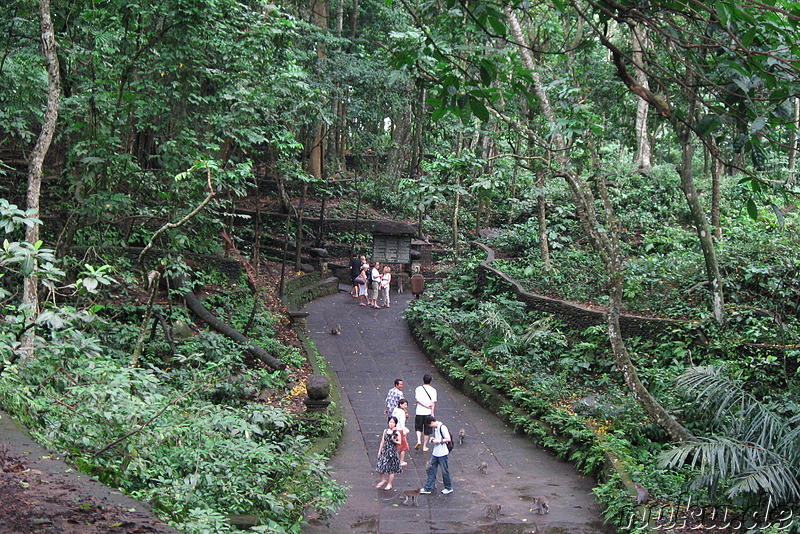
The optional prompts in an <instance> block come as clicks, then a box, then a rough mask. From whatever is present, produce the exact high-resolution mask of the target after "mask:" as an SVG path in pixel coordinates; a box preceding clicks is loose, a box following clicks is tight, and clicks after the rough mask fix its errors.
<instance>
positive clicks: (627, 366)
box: [505, 7, 691, 441]
mask: <svg viewBox="0 0 800 534" xmlns="http://www.w3.org/2000/svg"><path fill="white" fill-rule="evenodd" d="M505 12H506V16H507V17H508V21H509V26H510V27H511V30H512V33H513V35H514V38H515V39H516V41H517V43H519V49H520V55H521V56H522V59H523V62H524V64H525V67H526V68H527V69H528V70H529V71H530V74H531V77H532V79H533V91H534V94H535V95H536V97H537V99H538V100H539V103H540V105H541V108H542V114H543V115H544V117H545V120H546V121H547V122H548V123H550V125H551V126H553V131H554V132H558V128H556V127H555V125H556V115H555V113H554V111H553V108H552V106H551V104H550V98H549V96H548V95H547V92H546V90H545V88H544V85H543V84H542V80H541V76H540V75H539V72H538V70H537V69H536V68H535V67H536V65H535V64H534V62H533V57H532V56H531V54H530V51H529V50H528V49H527V48H525V46H524V44H525V43H527V40H525V38H524V36H523V33H522V29H521V28H520V25H519V21H518V20H517V18H516V14H515V13H514V12H513V11H512V10H511V9H510V8H508V7H507V8H506V9H505ZM552 141H553V145H554V149H555V150H554V152H553V154H554V156H553V158H554V160H555V163H556V164H557V165H558V167H560V169H561V170H560V175H561V176H562V177H563V178H564V179H565V180H566V182H567V185H568V186H569V188H570V192H571V193H572V199H573V201H574V203H575V209H576V211H577V213H578V217H579V219H580V221H581V223H582V225H583V228H584V231H585V232H586V234H587V235H588V236H589V237H590V238H591V240H592V243H593V244H594V246H595V249H596V250H597V252H598V254H599V255H600V257H601V259H602V260H603V263H604V264H605V267H606V271H607V272H608V276H609V280H610V283H609V307H608V308H609V309H608V316H607V326H608V336H609V342H610V344H611V349H612V351H613V352H614V358H615V361H616V364H617V367H618V368H619V370H620V372H621V373H622V374H623V377H624V379H625V384H626V385H627V386H628V389H630V390H631V393H632V394H633V396H634V398H635V399H636V400H637V401H638V402H639V404H640V405H641V406H642V408H643V409H644V410H645V411H646V412H647V413H648V415H649V416H650V417H651V418H652V419H653V421H655V422H656V423H658V424H659V425H661V427H662V428H663V429H664V430H665V431H666V432H667V433H668V434H669V436H670V438H671V439H672V440H675V441H683V440H685V439H687V438H688V437H689V436H690V435H691V434H690V433H689V431H688V430H686V429H685V428H684V427H683V426H682V425H681V424H680V423H678V422H677V421H676V420H675V418H674V417H672V415H670V413H669V412H667V411H666V410H665V409H664V407H663V406H661V404H660V403H659V402H658V401H657V400H656V399H655V398H654V397H653V396H652V395H651V394H650V392H649V391H648V390H647V388H646V387H645V385H644V384H643V383H642V382H641V380H640V379H639V376H638V374H637V373H636V368H635V367H634V365H633V362H632V361H631V358H630V354H629V353H628V350H627V347H626V346H625V342H624V340H623V337H622V330H621V328H620V326H619V310H620V308H621V304H622V287H623V279H624V277H623V263H622V256H621V254H620V252H619V246H618V242H619V239H618V231H617V228H616V226H615V224H614V214H613V211H612V206H611V203H610V202H608V201H607V202H604V208H605V210H606V221H607V222H608V223H610V224H607V225H606V226H605V227H603V226H602V224H601V223H600V220H599V219H598V217H597V215H596V213H595V199H594V195H593V193H592V190H591V188H590V187H589V184H588V183H587V182H586V180H584V179H583V178H582V177H581V176H580V175H579V174H577V173H575V172H574V171H573V170H572V169H573V167H574V166H573V165H570V161H569V156H568V155H567V150H566V149H567V143H566V140H565V139H564V138H563V136H562V135H561V134H559V133H556V134H555V135H553V137H552ZM601 187H604V185H603V184H601ZM601 191H602V190H601ZM605 196H607V195H605ZM615 243H617V245H616V246H615Z"/></svg>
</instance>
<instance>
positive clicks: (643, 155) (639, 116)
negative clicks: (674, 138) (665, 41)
mask: <svg viewBox="0 0 800 534" xmlns="http://www.w3.org/2000/svg"><path fill="white" fill-rule="evenodd" d="M632 38H633V64H634V65H635V67H636V70H635V71H634V75H633V78H634V80H636V83H638V84H639V85H640V86H642V87H643V88H644V89H645V90H648V91H649V90H650V86H649V84H648V81H647V73H645V71H644V61H643V59H642V51H643V50H644V49H645V47H649V46H650V40H649V38H648V36H647V29H646V28H644V27H643V26H641V25H638V24H637V25H634V26H633V36H632ZM637 101H638V102H637V104H636V152H635V153H634V156H633V162H634V163H635V164H636V166H637V167H638V168H639V169H642V170H650V169H651V168H652V167H653V147H652V146H651V144H650V132H649V129H648V127H647V114H648V112H649V111H650V104H648V103H647V101H646V100H644V99H643V98H638V99H637Z"/></svg>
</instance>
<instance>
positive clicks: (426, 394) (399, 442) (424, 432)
mask: <svg viewBox="0 0 800 534" xmlns="http://www.w3.org/2000/svg"><path fill="white" fill-rule="evenodd" d="M432 380H433V379H432V377H431V375H429V374H425V375H424V376H423V377H422V385H421V386H418V387H417V388H416V390H414V403H415V409H414V431H415V433H416V437H417V441H416V444H415V445H414V450H420V448H422V450H423V451H424V452H427V451H428V450H430V449H429V447H428V445H429V444H432V445H433V447H432V448H433V450H432V451H431V459H430V462H428V469H427V471H428V479H427V481H426V482H425V486H424V487H422V488H421V489H420V491H419V492H420V493H421V494H428V493H430V492H431V491H432V490H433V488H434V486H435V484H436V474H437V471H438V469H439V467H441V468H442V483H443V484H444V489H443V490H442V493H443V494H445V495H447V494H449V493H452V492H453V484H452V480H451V478H450V469H449V466H448V463H447V456H448V454H449V452H450V449H449V447H448V445H447V443H448V442H450V443H452V437H451V435H450V431H449V430H448V429H447V427H446V426H445V425H443V424H442V422H441V421H438V420H437V419H436V417H435V413H436V402H437V399H438V395H437V392H436V388H434V387H433V386H431V382H432ZM403 386H404V382H403V380H402V379H400V378H398V379H396V380H395V381H394V387H393V388H392V389H390V390H389V393H388V394H387V395H386V409H385V410H384V412H383V413H384V415H386V416H388V420H387V423H386V426H387V427H386V428H385V429H384V430H383V432H382V433H381V441H380V445H379V446H378V461H377V463H376V465H375V471H376V472H378V473H379V474H380V475H381V480H380V482H378V484H377V485H376V486H375V487H376V488H383V489H384V490H390V489H392V483H393V482H394V477H395V475H397V474H399V473H401V472H402V470H403V467H404V466H405V465H407V462H406V461H405V455H406V452H407V451H408V450H409V449H410V446H409V444H408V434H409V433H410V432H411V431H410V430H409V428H408V426H406V421H407V420H408V401H407V400H406V398H405V395H404V394H403Z"/></svg>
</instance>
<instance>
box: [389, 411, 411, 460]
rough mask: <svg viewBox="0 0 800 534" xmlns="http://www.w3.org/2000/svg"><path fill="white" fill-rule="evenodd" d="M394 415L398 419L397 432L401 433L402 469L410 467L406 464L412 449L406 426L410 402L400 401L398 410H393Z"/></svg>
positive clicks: (399, 448) (399, 450)
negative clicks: (408, 451)
mask: <svg viewBox="0 0 800 534" xmlns="http://www.w3.org/2000/svg"><path fill="white" fill-rule="evenodd" d="M392 415H393V416H394V417H396V418H397V430H399V431H400V445H398V446H397V450H398V452H399V453H400V467H403V466H406V465H408V463H406V451H407V450H408V449H410V448H411V447H409V446H408V437H407V436H408V433H409V432H410V431H409V429H408V427H407V426H406V419H408V401H407V400H405V399H400V402H398V403H397V408H395V409H394V410H392Z"/></svg>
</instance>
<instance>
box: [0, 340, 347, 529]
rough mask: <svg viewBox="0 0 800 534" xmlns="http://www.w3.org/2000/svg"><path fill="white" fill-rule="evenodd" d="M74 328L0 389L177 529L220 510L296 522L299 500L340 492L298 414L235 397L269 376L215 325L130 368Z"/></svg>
mask: <svg viewBox="0 0 800 534" xmlns="http://www.w3.org/2000/svg"><path fill="white" fill-rule="evenodd" d="M65 334H66V333H62V334H59V335H58V336H57V337H58V338H60V337H62V336H64V335H65ZM72 338H73V339H74V340H77V339H82V340H83V342H82V343H83V346H80V347H76V349H77V350H75V351H70V352H67V351H65V350H64V348H65V345H66V344H65V343H63V342H62V343H61V344H60V346H61V347H62V348H61V349H60V350H53V351H52V352H48V353H45V354H43V355H42V356H41V357H39V358H37V359H36V360H34V361H32V362H30V363H29V364H27V365H24V366H14V367H13V368H11V369H8V370H7V371H6V372H5V373H4V374H3V376H2V380H0V398H2V399H3V404H4V406H6V407H7V408H8V409H12V410H14V411H15V412H16V413H17V414H18V415H21V416H23V417H24V419H25V420H26V421H28V422H29V423H30V424H31V425H32V426H33V430H34V432H35V433H36V434H37V435H38V437H39V438H40V439H42V440H44V441H45V443H46V444H48V445H49V446H52V447H54V448H55V449H57V450H66V451H69V454H70V456H71V458H72V459H73V461H75V462H76V463H77V465H78V466H79V467H80V468H81V469H82V470H83V471H86V472H90V473H92V474H94V475H96V476H98V477H99V478H100V479H101V480H102V481H104V482H106V483H107V484H110V485H112V486H114V487H120V488H122V489H124V490H125V491H126V492H127V493H130V494H131V495H133V496H135V497H137V498H141V499H144V500H148V501H151V502H153V505H154V508H155V509H156V510H158V511H159V512H161V513H164V514H166V515H167V516H169V517H170V519H171V521H172V522H173V523H174V524H176V525H178V526H180V528H182V529H184V531H186V532H204V531H213V529H215V528H219V529H222V528H223V527H222V525H221V523H220V522H219V521H221V517H222V514H225V513H250V514H256V515H259V516H260V517H262V518H263V519H264V520H265V521H267V522H268V523H269V524H273V525H274V526H275V530H274V531H275V532H297V529H298V524H299V519H300V517H301V515H302V511H303V508H304V507H306V506H314V507H318V508H319V509H320V510H321V511H322V512H326V511H330V509H331V507H332V506H334V505H335V504H336V503H337V502H340V501H341V500H342V498H343V495H342V493H341V490H340V489H339V488H338V487H337V486H335V485H334V484H333V482H332V481H331V480H330V479H329V478H328V475H327V471H326V468H325V467H324V464H323V463H322V459H320V458H311V457H308V456H307V455H306V454H305V450H306V448H307V446H308V441H307V439H306V438H305V437H304V435H303V434H302V432H300V430H301V429H303V428H306V429H308V428H309V427H308V426H307V425H306V424H305V423H302V422H301V421H298V420H297V419H296V418H295V417H294V416H291V415H289V414H287V413H285V412H284V411H282V410H279V409H276V408H270V407H268V406H261V405H255V404H245V403H242V402H241V396H242V395H247V394H248V393H252V392H254V391H255V389H256V388H257V387H258V386H260V385H262V384H264V383H265V380H266V381H267V383H271V384H273V385H275V383H274V381H273V379H272V378H270V377H269V376H267V375H263V374H261V373H253V372H250V371H248V370H247V369H246V368H244V367H243V366H242V364H241V361H240V360H239V359H238V357H232V356H230V355H231V354H238V353H239V352H238V351H235V350H234V351H232V350H230V349H231V347H230V346H228V345H229V344H226V343H222V344H217V345H215V344H214V343H213V342H214V340H216V339H218V336H215V335H207V336H204V337H198V338H195V339H193V340H192V342H191V343H188V344H186V345H184V347H183V351H184V352H185V353H186V354H187V356H185V357H180V358H178V359H176V360H174V361H173V362H172V365H173V366H172V367H170V368H161V369H159V368H156V367H150V368H130V367H128V366H127V359H126V358H125V357H124V350H109V349H108V348H105V347H101V346H100V345H98V344H97V340H94V341H92V339H91V338H88V337H86V335H85V334H80V333H79V332H77V331H73V336H72ZM64 341H66V340H64ZM73 343H74V341H73ZM88 343H91V344H92V345H91V346H92V347H93V348H92V351H91V352H89V350H88V348H89V346H88V345H87V344H88ZM192 346H193V347H194V348H192ZM190 351H191V352H190ZM37 385H39V386H40V387H37ZM50 398H58V399H60V403H59V404H58V405H51V404H50V402H49V400H48V399H50ZM220 531H224V530H220Z"/></svg>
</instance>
